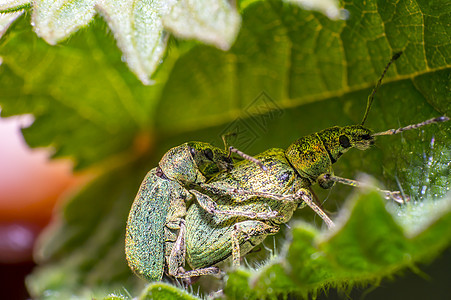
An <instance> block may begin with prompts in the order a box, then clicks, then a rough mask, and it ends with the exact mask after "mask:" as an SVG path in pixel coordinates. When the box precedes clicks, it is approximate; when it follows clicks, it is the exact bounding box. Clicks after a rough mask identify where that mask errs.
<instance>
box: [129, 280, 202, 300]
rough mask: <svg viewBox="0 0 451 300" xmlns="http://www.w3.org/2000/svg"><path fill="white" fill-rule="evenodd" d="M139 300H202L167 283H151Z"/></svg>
mask: <svg viewBox="0 0 451 300" xmlns="http://www.w3.org/2000/svg"><path fill="white" fill-rule="evenodd" d="M138 299H139V300H151V299H162V300H172V299H174V300H175V299H179V300H198V299H200V298H197V297H194V296H193V295H191V294H189V293H188V292H186V291H184V290H183V289H180V288H177V287H175V286H173V285H170V284H166V283H151V284H149V285H148V286H147V287H146V288H145V289H144V290H143V291H142V293H141V295H140V296H139V298H138Z"/></svg>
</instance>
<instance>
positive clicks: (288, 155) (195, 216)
mask: <svg viewBox="0 0 451 300" xmlns="http://www.w3.org/2000/svg"><path fill="white" fill-rule="evenodd" d="M399 55H400V53H398V54H396V55H394V56H393V58H392V60H391V61H390V62H389V63H388V64H387V66H386V68H385V70H384V72H383V73H382V76H381V78H380V79H379V81H378V83H377V85H376V87H375V88H374V90H373V92H372V93H371V95H370V96H369V98H368V105H367V109H366V112H365V115H364V117H363V120H362V123H361V124H360V125H350V126H344V127H338V126H335V127H331V128H328V129H325V130H322V131H319V132H316V133H313V134H310V135H308V136H305V137H302V138H300V139H298V140H297V141H295V142H294V143H293V144H291V145H290V146H289V147H288V149H287V150H282V149H270V150H267V151H265V152H263V153H261V154H259V155H257V156H255V158H256V159H258V160H260V161H261V163H262V164H263V166H264V167H265V168H266V171H263V170H262V168H259V167H257V166H256V165H255V164H251V163H249V162H248V161H242V162H240V163H237V164H236V165H235V167H234V168H233V169H232V170H231V171H230V172H227V173H219V174H218V175H216V176H215V177H213V178H212V179H211V180H210V181H209V182H208V183H206V184H200V186H201V187H202V189H199V192H192V193H194V194H195V195H196V197H197V201H196V202H194V203H193V204H192V205H191V206H190V208H189V209H188V212H187V215H186V236H185V240H186V255H187V261H188V263H189V265H190V266H191V267H192V268H193V269H197V268H205V267H208V266H212V265H214V264H216V263H218V262H220V261H223V260H224V259H226V258H228V257H230V256H232V258H233V263H234V265H239V263H240V257H241V256H243V255H244V254H246V253H247V252H249V251H250V250H251V249H252V248H253V247H255V246H256V245H257V244H258V243H260V242H261V241H262V240H263V239H264V238H265V237H266V236H267V235H268V234H274V233H276V232H277V231H278V230H279V226H280V224H281V223H285V222H287V221H288V220H289V219H290V218H291V216H292V214H293V212H294V210H296V209H297V208H298V207H299V206H300V205H301V204H303V203H306V204H308V205H309V206H310V207H311V208H313V209H314V210H315V212H317V213H318V214H319V215H320V216H321V217H322V218H323V220H324V221H325V222H326V223H327V225H328V226H329V227H332V226H334V225H333V222H332V221H331V220H330V219H329V218H328V216H327V215H326V214H325V213H324V212H323V211H322V210H321V209H320V208H319V207H318V206H317V205H315V203H314V201H313V197H312V194H311V193H310V190H309V188H310V186H311V185H313V184H314V183H318V184H319V185H320V186H321V187H322V188H326V189H327V188H330V187H331V186H332V185H333V184H334V182H341V183H344V184H349V185H353V186H358V185H359V184H360V183H359V182H357V181H354V180H349V179H345V178H340V177H337V176H334V175H333V170H332V164H333V163H335V162H336V161H337V160H338V159H339V158H340V157H341V155H342V154H343V153H345V152H346V151H348V150H349V149H351V148H357V149H359V150H366V149H368V148H369V147H370V146H371V145H372V144H373V143H374V139H375V136H379V135H391V134H396V133H399V132H402V131H405V130H410V129H416V128H419V127H421V126H424V125H427V124H432V123H437V122H445V121H448V120H449V118H448V117H446V116H442V117H437V118H433V119H430V120H427V121H424V122H421V123H418V124H414V125H409V126H406V127H402V128H399V129H390V130H387V131H384V132H380V133H373V132H372V131H371V130H370V129H368V128H365V127H364V126H363V124H364V122H365V120H366V118H367V115H368V112H369V109H370V107H371V103H372V101H373V98H374V94H375V91H376V90H377V88H378V87H379V86H380V84H381V80H382V78H383V76H384V74H385V73H386V71H387V69H388V67H389V66H390V64H391V63H392V62H393V61H394V60H396V59H397V58H398V57H399ZM383 192H384V193H385V194H386V195H387V196H389V197H391V198H393V199H394V200H397V201H400V199H402V197H401V196H400V193H399V192H391V191H383ZM181 239H183V237H181Z"/></svg>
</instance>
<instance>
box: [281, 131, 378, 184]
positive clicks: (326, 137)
mask: <svg viewBox="0 0 451 300" xmlns="http://www.w3.org/2000/svg"><path fill="white" fill-rule="evenodd" d="M373 143H374V138H373V137H372V136H371V131H370V130H369V129H367V128H365V127H363V126H362V125H350V126H344V127H339V126H334V127H331V128H327V129H324V130H322V131H319V132H316V133H313V134H310V135H307V136H304V137H302V138H300V139H299V140H297V141H295V142H294V143H293V144H291V145H290V146H289V147H288V149H287V150H286V151H285V155H286V157H287V159H288V161H289V162H290V163H291V165H292V166H293V167H294V168H295V169H296V170H297V171H298V173H299V174H300V175H301V176H303V177H304V176H305V177H306V178H308V179H309V180H310V182H311V183H312V184H313V183H314V182H316V180H317V178H318V177H319V176H320V175H322V174H324V173H331V174H332V164H334V163H335V162H336V161H337V160H338V159H339V158H340V157H341V155H343V153H345V152H346V151H348V150H349V149H351V148H357V149H359V150H366V149H368V148H369V147H370V146H371V145H372V144H373Z"/></svg>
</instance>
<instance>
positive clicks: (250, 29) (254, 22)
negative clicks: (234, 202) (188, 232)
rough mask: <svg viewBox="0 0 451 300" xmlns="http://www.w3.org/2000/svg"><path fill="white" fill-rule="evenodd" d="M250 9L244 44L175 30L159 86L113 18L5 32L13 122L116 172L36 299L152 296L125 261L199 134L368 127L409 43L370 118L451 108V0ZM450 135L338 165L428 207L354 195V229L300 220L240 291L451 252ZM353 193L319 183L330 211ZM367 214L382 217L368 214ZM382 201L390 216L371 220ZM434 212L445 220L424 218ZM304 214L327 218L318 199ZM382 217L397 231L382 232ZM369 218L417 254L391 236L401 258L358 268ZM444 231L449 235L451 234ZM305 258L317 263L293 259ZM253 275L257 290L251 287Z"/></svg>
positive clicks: (96, 189)
mask: <svg viewBox="0 0 451 300" xmlns="http://www.w3.org/2000/svg"><path fill="white" fill-rule="evenodd" d="M241 6H242V8H243V10H242V18H243V24H242V29H241V31H240V34H239V36H238V38H237V40H236V42H235V44H234V45H233V46H232V48H231V50H230V51H229V52H222V51H220V50H217V49H215V48H212V47H209V46H205V45H199V44H194V43H191V42H182V41H179V40H175V39H171V40H170V42H169V45H170V47H169V51H168V53H167V54H166V57H165V58H164V62H163V63H162V64H161V65H160V67H159V69H158V71H157V73H156V74H155V76H154V77H153V78H154V80H155V81H156V84H155V85H153V86H143V85H142V84H141V83H140V82H139V81H138V80H137V79H136V78H135V76H134V75H133V74H132V73H131V72H130V71H129V70H128V69H127V67H126V66H125V65H124V64H123V63H122V61H121V53H120V52H119V50H118V49H117V48H116V46H115V42H114V40H113V38H112V36H109V35H107V34H105V32H106V30H107V26H106V24H105V23H104V22H103V21H102V20H101V19H96V20H95V21H94V22H93V23H92V24H91V25H90V26H89V27H88V28H85V29H83V30H81V31H79V32H77V33H76V34H75V35H73V36H72V37H71V38H70V39H69V40H67V41H65V42H63V43H62V44H60V46H58V47H51V46H49V45H48V44H46V43H44V42H43V41H42V40H40V39H38V38H37V37H36V35H35V34H34V33H33V32H32V29H31V27H30V25H29V23H30V16H29V15H25V16H22V17H20V18H19V20H18V21H16V22H15V23H13V25H12V26H11V27H10V29H9V30H8V32H7V33H6V34H5V36H4V38H3V39H2V40H0V56H1V57H2V60H3V63H2V65H1V66H0V91H1V92H0V105H1V107H2V112H1V113H2V116H3V117H6V116H11V115H15V114H22V113H32V114H33V115H34V116H35V119H36V120H35V122H34V124H33V125H32V126H31V127H29V128H27V129H25V130H24V135H25V138H26V140H27V142H28V144H29V145H31V146H33V147H42V146H52V147H53V148H54V149H55V155H54V156H55V157H71V158H73V159H74V160H75V162H76V164H77V166H78V168H86V167H96V169H97V170H102V171H103V175H101V176H100V177H99V178H98V179H96V180H95V181H93V182H92V183H91V184H90V185H89V186H88V187H86V188H85V189H84V190H83V191H81V192H80V193H79V194H78V195H77V196H75V197H74V198H72V199H70V201H69V202H67V204H66V205H65V206H64V207H63V208H62V211H63V212H62V213H61V214H60V215H59V222H57V223H55V225H54V226H53V227H52V229H51V230H49V231H48V232H47V234H46V236H45V237H43V238H42V243H41V245H40V247H39V249H38V251H37V252H38V254H39V255H38V258H39V259H40V263H41V265H40V266H39V267H38V268H37V269H36V270H35V272H34V273H33V274H32V275H31V276H30V277H29V280H28V286H29V290H30V292H32V295H33V296H35V297H43V296H44V295H47V296H54V297H55V298H58V297H60V298H61V295H78V296H81V295H83V296H87V295H88V296H91V295H95V296H97V297H102V296H105V295H107V294H109V293H114V294H115V295H126V294H127V291H128V292H130V294H132V295H138V294H139V293H140V292H138V290H139V287H140V286H142V282H141V283H139V282H138V281H137V279H135V278H134V276H133V275H132V274H131V272H130V271H129V270H128V268H127V266H126V263H125V260H124V253H123V238H124V230H125V219H126V217H127V214H128V209H129V207H130V206H131V202H132V200H133V198H134V194H135V193H136V191H137V189H138V186H139V182H140V180H142V177H143V176H144V174H145V173H146V171H147V170H149V169H151V168H153V167H154V166H155V165H156V163H157V162H158V160H159V158H160V157H161V156H162V154H163V153H165V152H166V151H167V150H168V149H169V148H170V147H173V146H176V145H179V144H181V143H183V142H186V141H189V140H202V141H207V142H209V141H211V142H213V143H214V144H216V145H218V146H221V141H220V136H221V134H223V133H226V132H229V131H239V133H240V134H239V135H238V137H237V139H236V140H232V144H233V145H234V146H236V147H238V148H239V149H241V150H244V151H246V152H248V153H249V154H255V153H259V152H262V151H263V150H265V149H268V148H270V147H281V148H284V147H287V146H288V145H289V144H290V143H291V142H293V141H294V140H296V139H297V138H299V137H300V136H302V135H305V134H309V133H312V132H315V131H318V130H321V129H324V128H327V127H330V126H334V125H348V124H356V123H359V122H360V121H361V118H362V116H363V112H364V108H365V104H366V98H367V96H368V95H369V94H370V92H371V89H372V87H373V86H374V84H375V82H376V81H377V79H378V78H379V76H380V74H381V72H382V70H383V68H384V66H385V65H386V63H387V62H388V60H389V59H390V57H391V56H392V54H393V53H395V52H397V51H404V54H403V55H402V56H401V58H400V59H399V60H398V61H397V62H396V63H395V64H394V65H393V66H392V68H391V69H390V70H389V71H388V73H387V76H386V78H385V79H384V83H385V84H384V85H383V86H382V87H381V88H380V89H379V91H378V92H377V94H376V99H375V101H374V104H373V108H372V110H371V112H370V114H369V117H368V120H367V126H368V127H370V128H372V129H374V130H375V131H383V130H386V129H389V128H396V127H398V126H401V125H408V124H412V123H415V122H420V121H423V120H425V119H428V118H431V117H434V116H437V115H441V114H447V115H451V105H450V104H451V100H450V98H449V95H450V81H451V80H450V79H451V75H450V60H451V55H450V53H451V46H450V44H449V33H448V32H447V24H449V22H450V19H451V18H450V14H451V6H450V5H449V4H448V3H447V2H446V1H433V2H430V1H414V2H413V1H391V2H387V1H383V2H380V3H376V2H375V1H365V2H361V1H354V2H346V4H345V8H346V9H347V10H348V11H349V13H350V15H349V19H348V20H345V21H332V20H330V19H328V18H326V17H325V16H323V15H322V14H320V13H316V12H308V11H303V10H301V9H299V8H297V7H295V6H292V5H288V4H284V3H282V2H279V1H265V2H260V1H243V3H241ZM450 143H451V128H450V125H449V123H444V124H439V125H431V126H428V127H424V128H422V129H421V130H416V131H411V132H405V133H403V134H402V135H397V136H390V137H379V138H378V140H377V143H376V144H377V145H376V147H374V148H372V149H370V150H368V151H365V152H358V151H351V152H350V153H347V154H346V155H345V156H344V157H343V158H341V159H340V161H339V162H338V163H337V164H336V166H335V168H334V169H335V173H336V174H337V175H340V176H344V177H348V178H354V177H356V176H357V174H358V172H366V173H369V174H371V175H373V176H375V177H376V179H377V180H379V181H380V182H382V183H383V184H384V185H385V186H386V187H387V188H390V189H402V190H403V191H404V193H405V194H408V195H411V197H412V201H413V204H412V205H411V206H407V207H405V208H401V209H399V211H397V213H396V214H399V215H400V217H392V216H391V214H389V213H388V212H386V211H385V210H384V209H383V207H382V204H381V200H380V199H379V198H377V197H376V196H375V195H372V196H368V197H363V196H362V198H361V200H359V201H357V202H356V203H357V204H354V205H351V204H350V205H349V206H352V207H354V208H353V209H351V208H348V212H350V211H351V212H353V213H352V214H351V215H352V217H350V218H349V219H347V220H348V221H347V223H346V224H350V225H346V226H349V227H346V226H344V227H342V228H341V229H340V230H337V231H336V232H334V233H333V234H331V235H330V236H329V237H326V235H328V234H327V233H324V232H318V230H316V229H313V228H310V227H308V226H307V227H306V225H305V224H304V223H301V225H293V226H292V227H293V231H292V233H289V232H288V233H287V234H291V236H292V237H293V243H284V242H283V239H284V238H283V237H284V235H283V234H281V235H280V236H281V238H279V239H277V241H276V244H277V245H278V247H277V249H279V251H280V249H282V248H283V249H287V250H286V251H285V252H284V254H283V255H281V256H280V257H279V258H275V259H274V260H271V261H270V262H269V264H267V265H266V266H263V267H262V270H261V271H259V272H256V273H254V272H249V271H243V270H240V271H236V272H234V273H231V275H230V276H229V279H228V281H227V283H226V289H225V293H226V295H229V296H232V297H233V295H237V294H235V293H237V291H242V292H243V293H246V294H248V295H251V296H252V295H254V296H265V295H266V294H261V293H262V291H265V290H266V291H267V292H268V294H267V295H275V294H278V293H280V292H281V293H286V292H289V291H292V292H297V293H300V294H304V295H306V294H308V293H316V292H318V289H321V288H326V287H327V286H343V285H344V286H351V287H352V286H354V284H364V283H366V282H368V281H374V280H376V281H377V280H379V279H380V278H381V277H383V276H386V275H389V274H393V272H396V271H398V270H399V269H401V268H405V267H407V266H412V265H413V264H414V263H416V262H421V261H424V260H431V259H433V258H434V257H436V256H437V255H438V253H439V251H440V250H441V249H443V248H444V247H446V245H449V232H448V231H447V229H446V227H441V226H442V225H440V226H439V227H435V225H434V224H441V222H449V212H448V213H447V211H449V206H446V205H444V207H445V208H446V209H445V208H443V210H442V211H443V213H442V214H441V215H440V214H439V215H437V213H436V210H434V209H428V208H427V207H429V206H431V207H433V206H434V204H433V203H435V202H434V201H438V202H440V203H441V202H442V201H444V202H446V201H448V200H447V199H448V198H446V197H445V195H446V193H447V192H448V190H449V186H450V163H449V162H450V161H451V152H450V151H449V148H450V146H449V145H450ZM350 192H351V188H350V187H343V186H336V187H334V188H333V189H332V191H331V193H330V194H328V191H319V190H318V191H317V193H318V195H319V197H320V199H326V198H328V201H327V202H326V203H325V204H324V207H325V208H326V209H327V210H329V211H331V212H334V211H337V210H338V209H337V207H342V206H343V199H345V198H346V195H347V194H349V193H350ZM366 198H368V201H364V200H363V199H366ZM441 198H443V199H441ZM439 199H441V200H439ZM417 201H418V202H417ZM424 201H426V202H427V203H429V204H427V205H426V204H423V203H424ZM366 205H368V206H366ZM428 205H429V206H428ZM437 205H440V204H437ZM365 207H366V208H365ZM358 209H361V210H363V211H364V212H366V213H367V214H363V216H367V217H366V218H363V217H359V215H358V214H356V213H355V212H356V210H358ZM373 210H375V211H377V213H376V212H374V215H375V217H374V218H373V215H372V214H371V213H370V214H368V211H370V212H371V211H373ZM343 214H345V213H343ZM447 214H448V215H447ZM418 216H422V218H424V220H431V221H430V222H429V223H428V222H426V221H424V222H419V223H417V222H416V220H417V219H418ZM362 218H363V219H362ZM393 218H394V219H395V220H396V222H399V223H401V224H403V225H402V226H401V225H397V224H396V223H395V221H393ZM295 219H303V220H305V221H308V222H310V223H311V224H314V222H317V223H319V222H318V221H319V220H318V219H319V218H315V217H314V215H313V214H312V213H311V212H310V211H309V210H308V209H304V210H302V211H299V213H297V214H296V216H295ZM343 222H344V221H343ZM373 222H374V223H373ZM355 223H357V224H360V223H361V226H358V225H355ZM380 224H383V225H384V226H385V227H381V228H380V231H374V227H377V226H379V225H380ZM413 224H415V225H413ZM431 224H432V225H431ZM312 226H313V225H312ZM437 226H438V225H437ZM356 227H357V228H360V227H361V229H362V232H359V233H358V235H357V236H367V235H371V234H372V233H373V232H374V233H379V234H382V233H384V232H387V231H389V232H391V231H393V239H389V240H382V239H381V240H380V241H383V242H384V243H387V245H394V244H396V245H401V246H402V247H404V248H402V249H404V250H405V251H406V252H405V253H409V255H410V256H411V258H410V260H401V261H399V262H395V263H393V260H394V259H396V258H399V255H400V254H399V253H397V252H396V247H395V246H386V247H387V255H388V257H384V256H376V254H379V252H378V253H376V254H374V255H373V254H371V256H370V257H369V258H368V257H365V255H360V256H358V257H357V256H356V262H357V263H356V264H359V265H362V270H356V269H355V268H353V265H352V263H353V261H351V260H349V261H348V260H345V259H344V258H345V257H346V256H347V255H348V253H353V255H354V254H358V253H360V252H362V251H363V250H364V249H367V248H368V247H370V245H371V244H369V243H368V244H365V243H364V242H362V241H361V239H360V238H356V233H355V232H353V230H354V229H355V228H356ZM414 227H415V230H416V231H415V232H413V233H412V232H409V228H414ZM448 227H449V226H448ZM353 228H354V229H353ZM443 228H445V229H443ZM384 230H385V231H384ZM282 231H284V232H286V231H289V230H285V229H283V230H282ZM419 232H421V233H419ZM439 233H441V234H442V235H443V238H442V239H439V240H438V241H435V239H437V236H439ZM375 238H376V237H375ZM373 242H374V241H373ZM342 244H345V245H346V247H344V246H343V247H344V248H341V247H342ZM348 245H349V247H348ZM425 245H426V246H425ZM304 246H305V249H303V247H304ZM317 247H320V251H322V252H324V253H326V254H327V257H325V258H324V259H320V260H312V257H311V256H310V255H309V253H310V252H309V251H316V252H314V253H317V251H319V250H318V249H317ZM337 247H339V248H340V249H339V250H337ZM313 248H314V249H313ZM384 249H385V248H384ZM374 250H375V251H379V249H374ZM334 251H337V254H338V253H340V254H341V255H339V256H337V255H333V253H335V252H334ZM262 252H265V251H262ZM426 252H430V254H428V255H424V253H426ZM290 253H295V255H296V256H295V257H300V256H303V257H305V259H304V260H302V262H299V261H293V260H292V259H291V258H290V255H291V254H290ZM297 253H299V254H297ZM312 253H313V252H312ZM310 254H311V253H310ZM255 255H256V256H257V257H258V261H260V263H261V261H262V260H260V256H261V257H265V256H268V255H269V254H268V253H266V252H265V253H263V254H262V253H257V254H255ZM313 257H315V255H313ZM393 257H394V258H393ZM341 258H343V259H344V261H340V260H339V259H341ZM373 258H374V259H375V261H373V260H372V259H373ZM287 262H288V263H289V264H291V263H293V268H297V269H296V270H302V268H304V267H306V268H318V269H319V270H321V271H318V272H300V274H299V275H296V276H294V275H293V274H292V273H290V272H287V270H288V269H289V268H287V266H286V264H287ZM299 264H300V265H299ZM225 267H227V264H226V266H225ZM276 269H277V272H276V273H275V274H276V278H275V279H274V286H272V285H270V286H268V283H267V281H268V280H270V279H271V276H270V275H271V273H270V272H269V271H268V272H269V273H266V274H269V275H268V276H269V279H268V277H265V276H266V275H265V272H266V271H265V270H276ZM306 270H311V269H306ZM307 273H308V274H307ZM68 274H70V276H69V275H68ZM248 278H252V282H255V284H256V285H254V286H251V287H249V285H248V284H247V282H248ZM359 278H361V279H359ZM271 280H272V279H271ZM271 280H270V281H271ZM213 281H215V280H213ZM215 282H216V283H217V282H218V280H216V281H215ZM219 284H221V283H219ZM258 287H265V289H263V288H261V289H259V288H258ZM158 288H161V289H163V290H164V291H166V288H165V287H161V286H158V287H157V289H158ZM284 288H286V289H284ZM124 289H125V290H124ZM143 293H144V294H143V295H145V294H146V292H143ZM168 293H171V291H168ZM118 297H119V296H118ZM124 297H125V296H124Z"/></svg>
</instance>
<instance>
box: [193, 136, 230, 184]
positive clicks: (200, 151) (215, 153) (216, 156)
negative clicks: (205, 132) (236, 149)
mask: <svg viewBox="0 0 451 300" xmlns="http://www.w3.org/2000/svg"><path fill="white" fill-rule="evenodd" d="M188 147H189V148H190V153H191V156H192V157H193V159H194V163H195V166H197V168H198V169H199V171H200V172H201V173H202V174H203V175H204V176H205V177H207V178H209V177H211V176H212V175H214V174H216V173H218V172H220V171H225V170H230V169H231V168H232V165H233V161H232V159H231V158H230V157H229V155H228V153H227V151H225V150H223V149H220V148H218V147H215V146H212V145H211V144H208V143H202V142H189V143H188Z"/></svg>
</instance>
